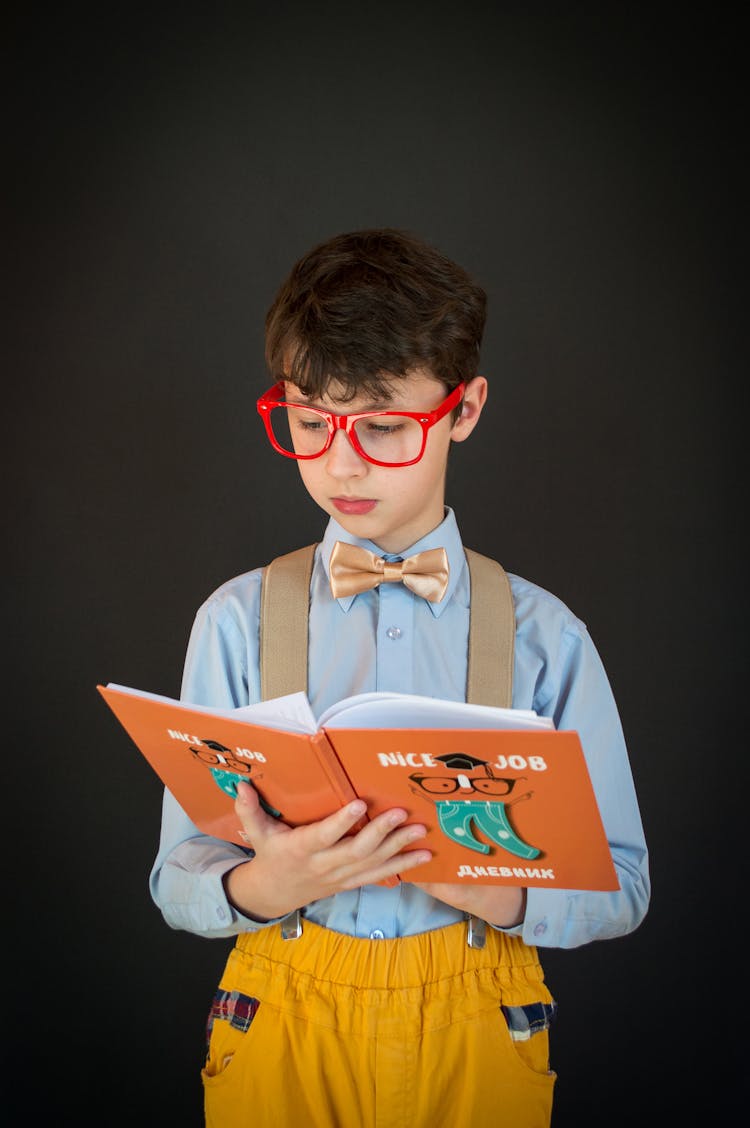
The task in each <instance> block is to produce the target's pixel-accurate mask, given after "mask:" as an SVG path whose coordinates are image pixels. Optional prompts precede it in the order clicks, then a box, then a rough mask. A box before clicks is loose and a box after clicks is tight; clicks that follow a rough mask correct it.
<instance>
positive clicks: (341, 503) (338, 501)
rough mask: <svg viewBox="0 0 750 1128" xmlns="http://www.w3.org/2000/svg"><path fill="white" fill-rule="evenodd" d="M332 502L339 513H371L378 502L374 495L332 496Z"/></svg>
mask: <svg viewBox="0 0 750 1128" xmlns="http://www.w3.org/2000/svg"><path fill="white" fill-rule="evenodd" d="M331 502H332V504H333V505H334V506H335V507H336V509H338V511H339V513H348V514H350V515H356V514H361V513H369V512H370V511H371V510H373V509H374V508H375V506H376V505H377V504H378V503H377V501H376V500H375V498H372V497H332V498H331Z"/></svg>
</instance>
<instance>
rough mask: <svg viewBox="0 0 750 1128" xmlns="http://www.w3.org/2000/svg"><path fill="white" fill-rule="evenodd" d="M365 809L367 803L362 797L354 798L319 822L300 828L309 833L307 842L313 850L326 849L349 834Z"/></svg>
mask: <svg viewBox="0 0 750 1128" xmlns="http://www.w3.org/2000/svg"><path fill="white" fill-rule="evenodd" d="M366 810H367V804H366V803H364V802H363V801H362V799H354V800H353V801H352V802H351V803H347V804H346V806H345V807H342V808H341V810H340V811H335V812H334V813H333V814H332V815H329V816H328V817H327V818H325V819H321V820H320V822H316V823H310V824H309V826H306V827H301V828H300V829H301V830H304V831H305V832H306V833H307V834H309V843H310V847H311V848H312V849H313V850H327V849H328V848H329V847H331V846H335V844H336V843H337V842H339V841H340V840H341V839H342V838H344V837H345V836H346V835H348V834H349V832H350V831H351V830H352V829H353V828H354V827H355V826H356V825H357V823H358V822H359V821H360V819H361V818H362V816H363V815H364V814H365V812H366Z"/></svg>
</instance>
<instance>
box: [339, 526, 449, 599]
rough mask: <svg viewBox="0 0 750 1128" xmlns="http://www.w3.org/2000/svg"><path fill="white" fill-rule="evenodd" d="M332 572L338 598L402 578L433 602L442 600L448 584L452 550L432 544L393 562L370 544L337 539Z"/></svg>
mask: <svg viewBox="0 0 750 1128" xmlns="http://www.w3.org/2000/svg"><path fill="white" fill-rule="evenodd" d="M328 574H329V576H330V579H331V591H332V592H333V597H334V599H341V598H343V597H345V596H347V595H357V593H358V592H360V591H369V590H370V588H374V587H377V586H378V584H393V583H399V582H401V583H404V584H406V586H407V587H408V588H409V589H410V590H411V591H413V592H415V593H416V594H417V595H421V596H422V598H423V599H428V600H429V601H430V603H439V602H440V600H441V599H442V598H443V596H444V595H445V592H446V589H447V587H448V554H447V553H446V551H445V549H444V548H431V549H429V550H428V551H427V552H417V553H415V555H414V556H407V557H406V559H405V560H398V561H394V562H393V563H391V561H389V560H384V559H383V557H382V556H376V555H375V553H374V552H369V551H368V550H367V549H366V548H359V546H358V545H356V544H346V542H345V541H336V543H335V545H334V546H333V551H332V552H331V559H330V562H329V564H328Z"/></svg>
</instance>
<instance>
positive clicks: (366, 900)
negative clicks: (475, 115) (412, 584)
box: [150, 509, 650, 948]
mask: <svg viewBox="0 0 750 1128" xmlns="http://www.w3.org/2000/svg"><path fill="white" fill-rule="evenodd" d="M337 540H342V541H347V542H349V543H351V544H362V545H363V546H364V547H365V548H369V549H371V550H373V551H376V552H378V554H380V550H379V549H378V548H377V546H376V545H374V544H372V542H370V541H358V540H357V539H356V538H355V537H352V536H351V535H350V534H349V533H347V532H346V531H345V530H344V529H343V528H341V526H340V525H339V524H338V523H337V522H336V521H335V520H331V521H330V522H329V524H328V527H327V529H326V532H325V536H324V538H323V540H322V542H321V544H320V545H319V546H318V549H317V550H316V554H315V562H314V566H313V574H312V579H311V600H310V623H309V675H308V678H309V684H308V696H309V698H310V702H311V704H312V707H313V711H314V713H315V715H316V716H319V715H320V714H321V713H322V712H323V710H324V709H326V708H327V707H328V706H329V705H333V704H334V703H335V702H337V701H340V700H341V699H342V698H344V697H347V696H350V695H352V694H354V693H364V692H367V691H371V690H396V691H398V692H400V693H417V694H423V695H426V696H430V697H440V698H446V699H449V700H454V701H463V700H464V699H465V693H466V675H467V648H468V631H469V573H468V566H467V564H466V558H465V555H464V551H463V546H462V543H461V538H460V535H459V531H458V527H457V524H456V520H455V517H454V514H453V512H452V510H450V509H447V510H446V516H445V519H444V520H443V522H442V524H441V525H440V526H439V527H438V528H437V529H435V530H434V531H433V532H431V533H430V534H429V535H428V536H426V537H423V538H422V539H421V540H420V541H418V542H417V543H416V544H414V545H412V546H411V547H410V548H408V549H406V550H405V551H404V552H403V553H402V555H404V556H407V555H411V554H412V553H414V552H422V551H423V550H425V549H430V548H436V547H440V546H443V547H444V548H445V550H446V552H447V554H448V560H449V566H450V579H449V583H448V590H447V591H446V594H445V596H444V597H443V599H442V600H441V601H440V603H428V602H427V601H426V600H424V599H421V598H420V597H418V596H416V595H414V594H413V593H412V592H410V591H409V589H408V588H406V587H405V586H404V585H403V584H400V583H388V584H382V585H381V586H380V587H379V588H376V589H373V590H371V591H368V592H363V593H362V594H360V595H356V596H350V597H348V598H346V599H338V600H336V599H334V598H333V596H332V594H331V590H330V586H329V583H328V560H329V558H330V554H331V549H332V548H333V545H334V543H335V542H336V541H337ZM261 577H262V569H256V570H254V571H252V572H247V573H245V574H243V575H241V576H237V577H236V578H235V579H232V580H229V581H228V582H227V583H226V584H223V585H222V586H221V587H220V588H219V589H218V590H217V591H216V592H214V594H213V595H211V596H210V597H209V599H207V600H206V602H205V603H204V604H203V606H202V607H201V608H200V609H199V611H198V613H197V615H196V618H195V623H194V625H193V630H192V633H191V636H190V642H189V645H188V651H187V657H186V661H185V671H184V676H183V683H182V692H181V696H182V699H183V700H185V701H189V702H192V703H194V704H198V705H211V706H215V707H217V708H222V707H227V708H233V707H236V706H240V705H246V704H248V703H250V702H255V701H258V700H260V684H259V682H260V678H259V654H258V628H259V614H260V591H261ZM510 582H511V589H512V593H513V600H514V606H515V615H516V640H515V667H514V681H513V705H514V707H515V708H521V709H534V710H535V711H536V712H537V713H539V714H541V715H545V716H550V717H552V718H553V720H554V723H555V726H556V727H557V728H559V729H574V730H576V731H577V732H578V734H579V736H580V738H581V743H582V746H583V750H584V754H585V756H586V761H587V764H588V768H589V772H590V775H591V780H592V783H593V786H594V790H595V792H596V796H597V800H598V803H599V809H600V812H601V816H602V821H603V823H604V828H605V831H606V833H607V838H608V841H609V844H610V848H611V851H612V857H613V860H614V864H615V869H616V872H617V876H618V879H619V882H620V889H619V891H617V892H610V893H602V892H581V891H574V890H564V889H538V888H532V889H529V890H528V894H527V904H526V913H525V917H524V920H523V922H522V924H521V925H518V926H517V927H516V928H512V929H507V930H505V931H508V932H510V933H513V934H517V935H522V936H523V939H524V940H525V941H526V943H527V944H535V945H537V946H540V947H558V948H572V947H576V946H578V945H580V944H585V943H588V942H589V941H591V940H599V939H605V938H608V937H614V936H621V935H624V934H625V933H627V932H630V931H632V930H633V929H634V928H636V927H637V926H638V925H639V924H640V922H641V920H642V919H643V917H644V916H645V913H646V910H647V908H648V902H649V896H650V881H649V872H648V853H647V849H646V842H645V839H644V834H643V827H642V824H641V817H640V813H639V808H638V803H637V798H636V793H635V789H634V786H633V779H632V775H631V770H630V764H629V761H628V755H627V750H626V746H625V740H624V737H623V732H622V726H621V724H620V718H619V715H618V711H617V707H616V704H615V701H614V698H613V695H612V691H611V688H610V685H609V682H608V679H607V676H606V673H605V670H604V667H603V665H602V662H601V659H600V657H599V655H598V653H597V650H596V648H595V646H594V644H593V642H592V641H591V638H590V636H589V634H588V631H587V630H586V627H585V625H584V624H583V623H582V622H581V620H580V619H578V618H576V616H575V615H573V614H572V613H571V611H569V610H568V608H567V607H566V606H565V605H564V604H563V603H561V602H560V600H559V599H557V598H556V597H555V596H553V595H551V594H550V593H549V592H546V591H544V590H543V589H541V588H539V587H536V586H535V585H534V584H531V583H529V582H528V581H527V580H523V579H521V578H520V577H519V576H514V575H511V576H510ZM247 858H248V853H247V852H246V851H245V850H244V849H242V848H241V847H239V846H234V845H232V844H231V843H226V842H222V841H219V840H218V839H215V838H210V837H207V836H206V835H204V834H202V833H201V831H199V830H198V828H197V827H196V826H195V825H194V823H193V822H191V820H190V819H189V818H188V817H187V815H186V814H185V812H184V811H183V810H182V808H181V807H180V806H179V805H178V804H177V802H176V801H175V799H174V798H173V797H172V795H171V794H170V793H169V792H168V791H165V794H164V808H163V818H162V830H161V841H160V846H159V852H158V855H157V858H156V860H155V862H154V866H153V869H152V872H151V877H150V888H151V894H152V896H153V898H154V900H155V902H156V904H157V905H158V906H159V908H160V909H161V911H162V913H163V915H164V918H165V920H166V921H167V923H168V924H169V925H170V926H171V927H172V928H179V929H186V930H187V931H190V932H194V933H197V934H199V935H201V936H206V937H221V936H225V937H226V936H233V935H235V934H237V933H239V932H243V931H249V930H253V929H257V928H263V927H266V925H263V924H258V923H257V922H256V921H253V920H251V919H249V918H248V917H245V916H243V915H242V914H241V913H238V912H237V910H236V909H235V908H234V907H233V906H232V905H231V904H230V903H229V901H228V900H227V898H226V895H225V892H224V887H223V882H222V878H223V875H224V874H225V873H226V872H227V871H228V870H229V869H231V868H232V867H233V866H235V865H237V864H238V863H240V862H245V861H247ZM302 915H303V917H307V918H309V919H310V920H312V921H315V922H316V923H317V924H320V925H323V926H324V927H326V928H330V929H333V930H334V931H336V932H343V933H346V934H347V935H350V936H358V937H372V938H382V937H389V938H390V937H397V936H410V935H413V934H414V933H419V932H427V931H430V930H431V929H434V928H441V927H443V926H444V925H448V924H453V923H455V922H456V921H459V920H462V919H464V917H465V914H464V913H461V912H459V911H458V910H456V909H453V908H451V907H450V906H448V905H445V904H443V903H442V902H440V901H436V900H435V899H434V898H433V897H430V896H428V895H427V894H426V893H424V892H423V891H422V890H420V889H418V888H416V886H414V885H412V884H409V883H408V882H402V883H401V884H400V885H397V886H394V887H387V886H381V885H366V886H363V887H362V888H360V889H355V890H351V891H348V892H345V893H338V894H336V896H333V897H327V898H325V899H324V900H320V901H315V902H314V903H313V904H311V905H308V906H306V907H305V908H304V910H303V914H302Z"/></svg>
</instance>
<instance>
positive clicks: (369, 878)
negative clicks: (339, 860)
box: [340, 850, 432, 889]
mask: <svg viewBox="0 0 750 1128" xmlns="http://www.w3.org/2000/svg"><path fill="white" fill-rule="evenodd" d="M431 860H432V854H431V852H430V851H429V850H407V851H405V852H404V853H403V854H397V855H396V856H395V857H392V858H389V859H388V861H386V862H381V863H380V864H378V865H377V866H373V867H372V868H370V869H365V870H364V871H363V870H362V869H361V868H359V869H357V870H356V872H354V873H353V874H351V875H350V876H349V877H343V878H342V879H341V881H340V885H341V888H342V889H354V888H357V887H358V886H360V885H378V884H380V883H381V882H383V881H386V880H387V879H388V878H391V877H398V876H400V875H401V874H403V873H406V872H407V871H409V870H412V869H415V868H416V867H417V866H423V865H424V864H425V862H429V861H431Z"/></svg>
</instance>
